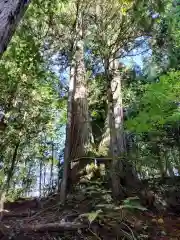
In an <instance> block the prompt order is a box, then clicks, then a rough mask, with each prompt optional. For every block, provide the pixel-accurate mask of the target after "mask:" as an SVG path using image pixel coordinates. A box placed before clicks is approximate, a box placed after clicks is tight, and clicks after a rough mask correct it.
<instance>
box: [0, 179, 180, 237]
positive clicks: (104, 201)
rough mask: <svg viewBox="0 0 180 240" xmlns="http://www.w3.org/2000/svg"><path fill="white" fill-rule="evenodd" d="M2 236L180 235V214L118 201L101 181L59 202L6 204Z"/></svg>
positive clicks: (54, 199) (55, 197)
mask: <svg viewBox="0 0 180 240" xmlns="http://www.w3.org/2000/svg"><path fill="white" fill-rule="evenodd" d="M5 208H6V209H4V212H3V213H2V217H1V218H2V219H1V222H0V239H3V240H5V239H17V240H18V239H26V240H28V239H29V240H30V239H44V240H46V239H53V240H55V239H57V240H61V239H64V240H66V239H74V240H76V239H77V240H80V239H86V240H93V239H94V240H96V239H98V240H100V239H103V240H110V239H112V240H115V239H116V240H117V239H130V240H136V239H137V240H138V239H152V240H153V239H159V240H166V239H171V240H173V239H174V240H177V239H180V217H179V218H178V216H174V215H173V214H170V213H167V212H164V213H162V212H161V213H160V212H159V213H158V214H157V213H156V214H155V213H153V212H151V211H149V210H147V209H146V208H144V207H142V206H141V205H140V203H139V200H138V198H137V197H132V198H128V199H126V200H125V201H124V202H122V203H117V202H116V203H114V201H113V200H112V198H111V192H108V191H107V190H105V189H103V187H102V185H101V183H94V184H93V183H91V184H90V185H89V186H86V187H84V188H80V187H78V188H77V189H76V190H75V192H74V193H72V194H70V195H69V196H68V200H67V204H66V205H65V206H62V205H61V204H60V203H59V196H58V194H54V195H52V196H49V197H48V198H46V199H41V200H38V199H30V200H24V199H21V200H19V201H17V202H14V203H9V204H8V203H7V204H5Z"/></svg>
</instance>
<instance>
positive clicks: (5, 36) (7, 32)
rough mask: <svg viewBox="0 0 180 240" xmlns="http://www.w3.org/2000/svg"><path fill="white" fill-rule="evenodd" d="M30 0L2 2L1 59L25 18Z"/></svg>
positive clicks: (0, 9) (0, 5) (3, 0)
mask: <svg viewBox="0 0 180 240" xmlns="http://www.w3.org/2000/svg"><path fill="white" fill-rule="evenodd" d="M29 2H30V0H0V57H1V56H2V54H3V53H4V51H6V48H7V46H8V44H9V42H10V40H11V38H12V36H13V34H14V32H15V30H16V28H17V26H18V24H19V22H20V20H21V18H22V17H23V15H24V13H25V11H26V9H27V7H28V5H29Z"/></svg>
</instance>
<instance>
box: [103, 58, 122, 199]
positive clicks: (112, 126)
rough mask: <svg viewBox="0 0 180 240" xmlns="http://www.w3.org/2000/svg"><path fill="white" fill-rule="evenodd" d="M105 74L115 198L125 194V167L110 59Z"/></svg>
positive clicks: (106, 64) (106, 63)
mask: <svg viewBox="0 0 180 240" xmlns="http://www.w3.org/2000/svg"><path fill="white" fill-rule="evenodd" d="M105 76H106V80H107V96H108V113H107V114H108V127H109V136H110V146H109V147H110V149H109V150H110V151H109V154H110V156H111V157H112V168H111V180H112V193H113V196H114V197H115V198H117V197H119V196H121V197H122V196H123V195H124V193H123V189H122V185H121V180H120V173H119V169H123V166H122V162H121V160H119V159H118V158H119V149H118V139H117V131H116V123H115V116H114V101H113V92H112V88H111V87H112V86H111V84H112V80H113V76H112V74H111V73H110V64H109V59H106V60H105Z"/></svg>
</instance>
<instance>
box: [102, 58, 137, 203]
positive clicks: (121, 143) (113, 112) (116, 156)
mask: <svg viewBox="0 0 180 240" xmlns="http://www.w3.org/2000/svg"><path fill="white" fill-rule="evenodd" d="M105 76H106V80H107V96H108V113H107V114H108V117H107V118H108V127H109V139H110V140H109V150H110V151H109V153H110V156H111V157H112V168H111V180H112V192H113V196H114V197H115V198H121V199H122V198H123V197H125V195H126V194H127V191H124V189H125V188H127V190H130V189H133V188H135V187H137V188H138V187H140V185H141V184H140V181H139V180H138V177H137V174H136V172H135V171H134V169H133V166H132V165H131V164H130V163H128V162H127V161H126V160H124V155H126V146H125V134H124V129H123V103H122V85H121V76H120V73H119V70H118V62H116V61H112V64H110V61H109V59H107V60H106V61H105Z"/></svg>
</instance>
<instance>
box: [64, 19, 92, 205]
mask: <svg viewBox="0 0 180 240" xmlns="http://www.w3.org/2000/svg"><path fill="white" fill-rule="evenodd" d="M77 25H78V26H77V29H76V31H77V32H78V38H79V40H78V41H77V44H76V47H75V54H74V57H73V59H72V64H71V74H70V89H69V97H68V113H67V117H68V123H67V127H66V144H65V157H64V171H63V181H62V187H61V201H62V202H64V201H65V196H66V190H67V182H68V178H69V180H70V182H71V183H72V182H73V183H74V182H76V179H78V174H79V172H80V170H81V169H82V168H83V167H84V166H82V164H81V161H80V159H81V158H82V157H85V156H86V155H87V153H88V151H89V149H90V146H91V142H92V130H91V126H90V118H89V108H88V100H87V97H88V90H87V79H86V70H85V63H84V40H83V31H82V29H83V26H82V16H80V17H79V19H78V22H77ZM75 159H79V161H76V163H75V164H73V160H75ZM83 163H84V161H83ZM70 168H71V169H70Z"/></svg>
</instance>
